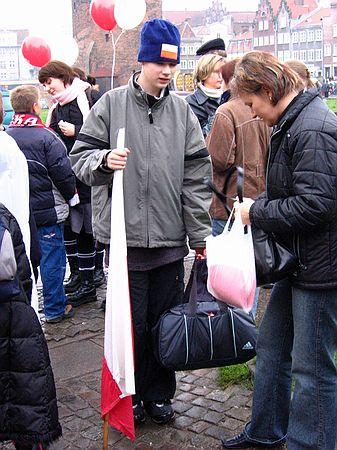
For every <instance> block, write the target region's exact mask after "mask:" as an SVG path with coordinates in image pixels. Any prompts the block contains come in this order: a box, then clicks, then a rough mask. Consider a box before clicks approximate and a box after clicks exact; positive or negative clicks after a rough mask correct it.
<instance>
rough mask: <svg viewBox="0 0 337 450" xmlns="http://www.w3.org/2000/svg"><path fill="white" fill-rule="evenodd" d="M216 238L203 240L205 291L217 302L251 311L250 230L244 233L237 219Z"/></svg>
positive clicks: (252, 266) (252, 265)
mask: <svg viewBox="0 0 337 450" xmlns="http://www.w3.org/2000/svg"><path fill="white" fill-rule="evenodd" d="M229 223H230V220H229V221H228V223H227V225H226V227H225V229H224V231H223V233H222V234H220V235H219V236H208V237H207V238H206V250H207V266H208V280H207V289H208V290H209V292H210V293H211V294H212V295H213V296H214V297H215V298H217V299H218V300H221V301H223V302H225V303H228V304H229V305H232V306H236V307H237V308H241V309H243V310H245V311H250V310H251V309H252V307H253V303H254V295H255V289H256V274H255V258H254V247H253V239H252V234H251V229H250V227H247V233H245V232H244V226H243V224H242V221H241V217H240V216H237V217H236V219H235V221H234V224H233V226H232V228H231V230H230V231H229V230H228V227H229Z"/></svg>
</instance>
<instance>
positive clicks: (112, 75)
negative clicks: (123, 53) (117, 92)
mask: <svg viewBox="0 0 337 450" xmlns="http://www.w3.org/2000/svg"><path fill="white" fill-rule="evenodd" d="M124 32H125V30H122V31H121V33H120V34H119V35H118V36H117V39H116V41H115V38H114V35H113V32H112V31H111V43H112V50H113V56H112V67H111V89H113V88H114V73H115V66H116V46H117V44H118V41H119V39H120V38H121V36H122V34H123V33H124Z"/></svg>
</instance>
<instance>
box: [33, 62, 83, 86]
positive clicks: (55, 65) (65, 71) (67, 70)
mask: <svg viewBox="0 0 337 450" xmlns="http://www.w3.org/2000/svg"><path fill="white" fill-rule="evenodd" d="M75 77H76V73H75V72H74V70H73V69H72V68H71V67H70V66H68V64H65V63H64V62H62V61H50V62H49V63H48V64H46V65H44V66H43V67H41V69H40V71H39V82H40V83H41V84H44V83H46V82H47V81H48V79H49V78H58V79H59V80H62V81H63V84H64V86H66V85H67V84H71V83H72V82H73V80H74V78H75Z"/></svg>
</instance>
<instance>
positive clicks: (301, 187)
mask: <svg viewBox="0 0 337 450" xmlns="http://www.w3.org/2000/svg"><path fill="white" fill-rule="evenodd" d="M235 83H236V89H237V91H238V93H239V96H240V97H241V98H242V100H243V101H244V102H245V104H246V105H248V106H250V107H251V109H252V112H253V115H254V116H259V117H261V118H262V119H263V120H264V121H265V122H266V123H267V124H268V125H269V126H273V127H274V131H273V134H272V136H271V141H270V153H269V161H268V167H267V177H266V178H267V180H266V192H265V193H264V194H262V196H261V197H260V198H258V199H257V200H256V201H255V202H254V201H253V200H252V199H245V200H244V202H243V203H241V204H239V203H238V202H236V203H235V204H234V207H235V210H236V212H238V211H240V212H241V216H242V219H243V222H244V223H245V224H252V226H253V227H257V228H261V229H263V230H264V231H265V232H267V233H274V234H275V235H276V236H277V237H278V239H279V240H281V241H283V242H284V243H285V244H287V245H288V246H289V247H290V248H292V249H293V251H294V252H295V253H296V255H297V257H298V261H299V263H298V269H297V270H296V272H295V273H294V274H293V275H292V276H291V277H289V278H287V279H285V280H282V281H280V282H278V283H276V285H275V287H274V289H273V291H272V294H271V298H270V302H269V304H268V306H267V309H266V313H265V316H264V318H263V321H262V324H261V326H260V332H259V338H258V343H257V363H256V378H255V385H254V400H253V409H252V418H251V422H250V423H248V424H247V426H246V428H245V430H244V432H243V433H242V434H240V435H239V436H236V437H234V438H232V439H228V440H224V441H223V446H224V447H225V448H249V447H254V446H265V447H279V446H280V445H281V443H282V442H284V441H286V442H287V448H288V449H289V450H302V449H303V450H304V449H311V450H323V449H324V450H334V449H335V448H336V447H335V445H336V437H337V434H336V431H337V430H336V424H337V371H336V365H335V363H334V354H335V351H336V349H337V225H336V222H337V183H336V180H337V118H336V116H335V115H334V114H333V113H332V112H331V111H330V110H329V109H328V108H327V106H326V105H325V103H324V102H323V101H322V100H321V98H320V97H319V94H318V92H317V90H316V89H313V90H308V91H305V92H303V91H300V92H299V91H298V88H299V86H300V85H299V83H300V81H299V79H298V77H297V75H296V74H295V72H293V71H292V70H291V69H290V68H288V67H286V66H285V65H283V64H282V63H280V62H279V61H278V60H277V59H276V58H275V57H274V56H272V55H271V54H269V53H264V52H251V53H248V54H247V55H245V56H244V57H243V58H242V61H241V62H240V63H239V64H238V65H237V67H236V70H235ZM292 377H293V379H294V381H295V387H294V392H293V395H292V396H291V380H292Z"/></svg>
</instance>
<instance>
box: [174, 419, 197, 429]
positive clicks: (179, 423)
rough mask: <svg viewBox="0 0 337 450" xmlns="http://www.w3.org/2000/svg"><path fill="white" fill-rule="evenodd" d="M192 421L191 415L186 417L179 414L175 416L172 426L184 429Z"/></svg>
mask: <svg viewBox="0 0 337 450" xmlns="http://www.w3.org/2000/svg"><path fill="white" fill-rule="evenodd" d="M193 422H194V420H193V419H192V417H186V416H179V417H177V418H176V420H175V421H174V424H173V426H174V427H175V428H181V429H185V428H187V427H188V426H189V425H191V424H192V423H193Z"/></svg>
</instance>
